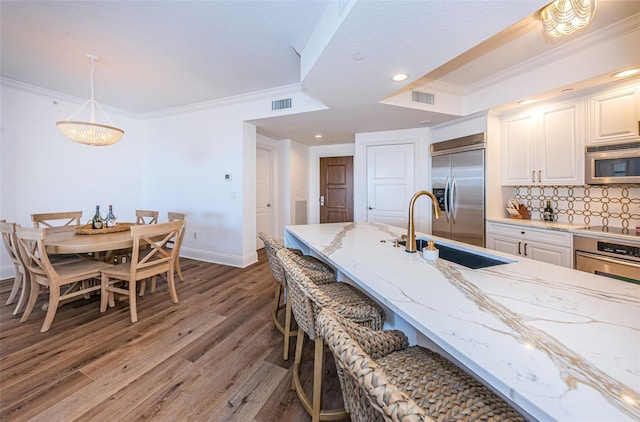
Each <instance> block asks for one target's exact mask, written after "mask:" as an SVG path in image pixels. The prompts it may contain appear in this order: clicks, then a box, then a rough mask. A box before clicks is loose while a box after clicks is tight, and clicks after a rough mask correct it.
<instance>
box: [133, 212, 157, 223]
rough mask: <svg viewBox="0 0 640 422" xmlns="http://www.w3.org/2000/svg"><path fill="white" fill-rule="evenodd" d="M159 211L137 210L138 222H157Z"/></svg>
mask: <svg viewBox="0 0 640 422" xmlns="http://www.w3.org/2000/svg"><path fill="white" fill-rule="evenodd" d="M157 223H158V211H149V210H136V224H157Z"/></svg>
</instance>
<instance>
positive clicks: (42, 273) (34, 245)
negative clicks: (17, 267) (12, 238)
mask: <svg viewBox="0 0 640 422" xmlns="http://www.w3.org/2000/svg"><path fill="white" fill-rule="evenodd" d="M16 239H17V246H18V251H19V253H20V257H21V258H22V262H23V264H24V266H25V268H26V269H27V270H28V271H29V272H30V273H31V275H32V276H34V277H35V280H36V281H37V282H38V283H40V284H43V285H49V281H50V279H55V278H57V276H58V273H57V272H56V271H55V269H54V268H53V265H51V262H50V261H49V255H47V251H46V249H45V246H44V239H45V229H39V228H29V227H19V226H18V227H16Z"/></svg>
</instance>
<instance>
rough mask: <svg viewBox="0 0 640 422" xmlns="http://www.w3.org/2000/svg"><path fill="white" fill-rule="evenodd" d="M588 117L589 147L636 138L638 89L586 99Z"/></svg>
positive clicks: (639, 115)
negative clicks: (587, 100)
mask: <svg viewBox="0 0 640 422" xmlns="http://www.w3.org/2000/svg"><path fill="white" fill-rule="evenodd" d="M589 117H590V118H589V136H588V140H587V143H589V144H600V143H609V142H616V141H627V140H632V139H638V138H640V134H639V133H638V132H639V131H640V127H639V126H640V85H635V86H631V87H627V88H623V89H617V90H611V91H607V92H604V93H602V94H599V95H596V96H593V97H590V98H589Z"/></svg>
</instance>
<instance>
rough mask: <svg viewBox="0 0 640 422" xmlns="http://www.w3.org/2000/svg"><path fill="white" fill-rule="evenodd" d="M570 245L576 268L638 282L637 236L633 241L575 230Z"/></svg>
mask: <svg viewBox="0 0 640 422" xmlns="http://www.w3.org/2000/svg"><path fill="white" fill-rule="evenodd" d="M589 231H592V232H594V233H598V232H605V233H606V231H608V232H612V231H613V232H614V233H621V234H625V235H626V234H628V233H629V232H628V231H627V233H624V230H623V229H607V230H606V231H605V229H603V228H602V227H592V228H590V229H589ZM636 237H637V236H636ZM629 238H630V239H633V238H634V235H633V234H629ZM573 248H574V250H575V260H574V262H575V269H576V270H580V271H586V272H589V273H592V274H598V275H602V276H605V277H610V278H615V279H618V280H623V281H629V282H632V283H639V284H640V238H638V242H635V241H631V240H630V241H625V240H621V239H618V238H605V237H590V236H581V235H577V234H574V236H573Z"/></svg>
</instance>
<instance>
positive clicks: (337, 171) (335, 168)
mask: <svg viewBox="0 0 640 422" xmlns="http://www.w3.org/2000/svg"><path fill="white" fill-rule="evenodd" d="M350 221H353V157H325V158H321V159H320V223H343V222H350Z"/></svg>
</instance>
